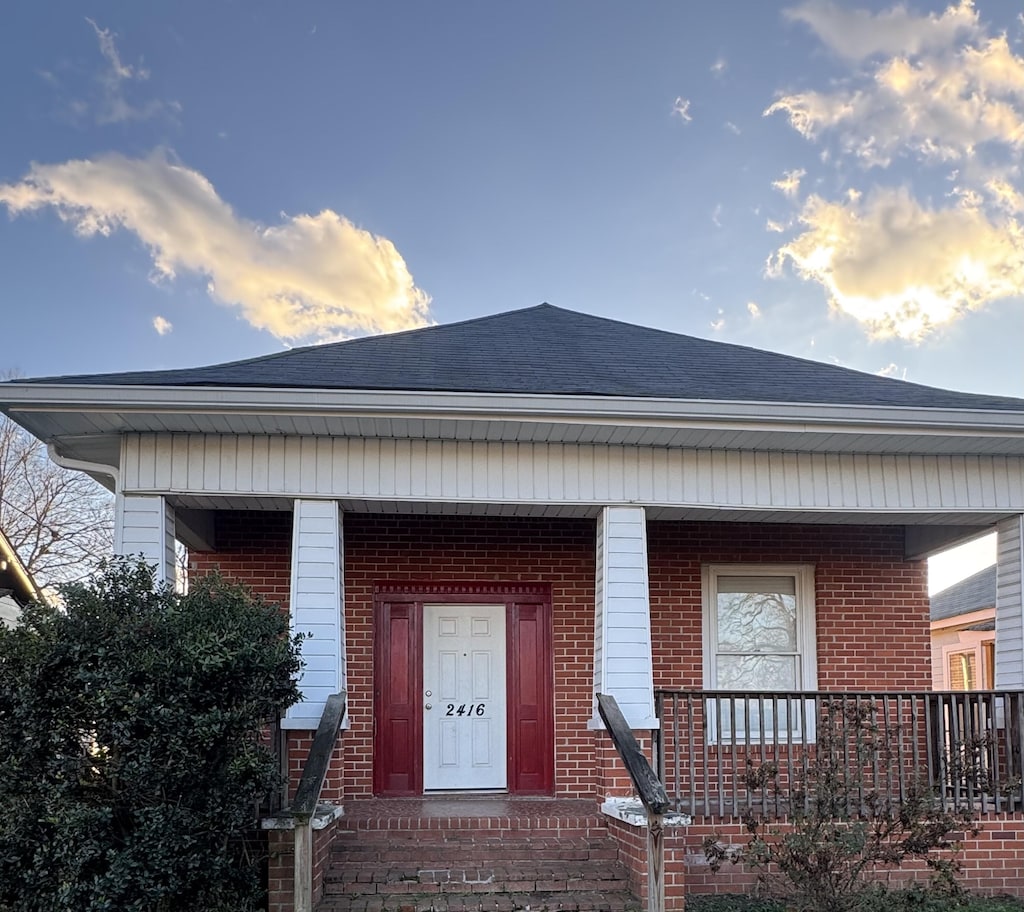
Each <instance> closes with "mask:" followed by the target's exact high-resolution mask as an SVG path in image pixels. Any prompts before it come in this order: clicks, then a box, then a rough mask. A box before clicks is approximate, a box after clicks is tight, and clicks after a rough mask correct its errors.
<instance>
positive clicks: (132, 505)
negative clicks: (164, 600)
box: [114, 494, 175, 583]
mask: <svg viewBox="0 0 1024 912" xmlns="http://www.w3.org/2000/svg"><path fill="white" fill-rule="evenodd" d="M115 509H116V517H115V528H114V551H115V552H116V553H117V554H124V555H140V556H141V557H142V559H143V560H144V561H145V562H146V563H147V564H153V565H154V566H155V567H156V579H157V582H160V583H165V582H169V583H173V582H174V566H175V562H174V536H175V527H174V508H173V507H172V506H171V505H170V504H169V503H168V502H167V501H166V500H165V499H164V498H163V497H159V496H139V495H133V494H119V495H118V497H117V503H116V507H115Z"/></svg>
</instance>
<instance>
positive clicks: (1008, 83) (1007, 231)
mask: <svg viewBox="0 0 1024 912" xmlns="http://www.w3.org/2000/svg"><path fill="white" fill-rule="evenodd" d="M786 15H787V16H788V17H789V18H790V19H792V20H794V21H796V22H800V23H802V24H804V25H806V26H807V27H809V28H810V29H811V30H812V31H813V32H814V34H815V35H816V36H817V37H818V38H819V39H820V40H821V41H822V43H823V44H824V45H825V46H826V47H827V48H828V49H829V50H830V51H832V52H833V53H834V54H835V55H836V56H837V57H838V58H839V59H840V61H845V62H846V63H847V64H849V66H848V70H847V73H846V74H845V76H841V77H839V78H836V79H834V80H833V81H832V82H831V83H830V85H829V88H828V89H827V90H824V91H819V90H816V89H813V88H812V89H808V90H805V91H798V92H789V93H784V94H781V95H780V96H779V97H778V98H777V100H776V101H775V103H774V104H772V105H770V106H769V107H768V108H767V110H766V111H765V115H766V116H768V115H773V114H781V115H783V116H784V117H785V118H786V119H787V121H788V123H789V125H790V126H791V127H792V128H793V129H794V130H796V131H797V132H798V133H799V134H800V135H802V136H803V137H804V138H806V139H807V140H808V141H810V142H813V143H815V144H817V145H818V147H819V161H820V162H821V164H822V165H823V166H824V167H828V168H831V169H833V172H834V177H833V180H835V179H836V178H838V185H837V186H836V190H835V193H834V195H835V198H834V199H825V198H823V197H822V196H819V195H814V194H812V195H810V196H806V197H805V198H803V199H801V197H802V195H803V188H802V186H801V183H800V180H799V179H798V178H797V175H799V178H803V177H804V174H803V173H802V172H797V171H788V172H786V173H785V175H784V177H783V178H782V179H780V180H778V181H775V182H774V183H773V187H775V189H777V190H780V191H781V192H782V193H783V194H785V195H786V196H787V198H789V199H792V200H794V201H795V202H797V204H798V206H799V208H798V210H797V215H796V219H795V221H790V222H789V223H787V227H789V226H793V225H798V226H799V230H798V232H797V234H796V236H795V237H792V238H790V239H789V240H787V241H785V242H784V243H782V244H781V246H779V248H778V249H777V250H776V252H775V254H774V255H773V256H772V257H771V258H770V259H769V264H768V271H769V273H770V274H772V275H779V274H780V273H782V272H783V271H786V270H791V271H792V273H793V274H795V275H796V276H798V277H800V278H801V279H804V280H807V281H812V282H817V283H819V284H820V285H821V286H822V287H823V288H824V290H825V291H826V293H827V295H828V298H829V301H830V303H831V305H832V307H833V309H834V310H835V312H836V313H838V314H842V315H845V316H848V317H852V318H853V319H855V320H857V321H858V322H860V323H861V324H862V325H863V326H864V327H865V329H866V330H867V332H868V333H869V334H870V335H871V336H874V337H887V336H896V337H899V338H904V339H909V340H914V341H920V340H921V339H923V338H925V337H926V336H927V335H928V334H929V333H931V332H934V331H935V330H937V329H939V328H940V327H942V326H945V325H948V324H949V323H951V322H953V321H955V320H957V319H959V318H961V317H962V316H964V315H965V314H967V313H969V312H971V311H973V310H977V309H979V308H983V307H986V306H988V305H990V304H992V303H993V302H996V301H1000V300H1003V299H1005V298H1010V297H1017V296H1020V295H1022V294H1024V244H1022V240H1024V236H1022V228H1021V222H1020V221H1018V219H1021V218H1022V214H1024V193H1022V191H1021V190H1020V189H1019V186H1020V172H1021V165H1022V159H1024V57H1022V56H1019V55H1018V54H1016V53H1015V52H1014V50H1013V48H1012V47H1011V46H1010V44H1009V42H1008V40H1007V37H1006V35H1005V34H998V35H992V34H991V33H990V30H989V29H988V27H987V26H986V25H985V24H984V23H982V22H981V20H980V18H979V16H978V13H977V11H976V10H975V8H974V4H973V3H972V2H971V0H959V2H956V3H953V4H951V5H949V6H948V7H947V8H946V9H945V10H944V11H943V12H941V13H938V12H936V13H927V14H921V13H917V12H913V11H911V10H910V9H908V8H907V7H905V6H902V5H898V6H894V7H893V8H891V9H888V10H883V11H881V12H868V11H865V10H863V9H856V8H852V7H851V5H847V4H843V5H842V6H840V5H839V4H837V3H835V2H831V0H807V2H804V3H801V4H799V5H797V6H795V7H793V8H791V9H789V10H787V11H786ZM897 160H903V161H907V160H909V161H910V162H912V163H913V172H912V173H911V175H910V176H909V177H905V178H904V180H903V182H901V183H900V185H899V186H895V187H894V186H882V185H876V186H874V187H870V186H865V187H864V188H863V189H862V188H859V187H856V186H849V185H847V186H843V185H844V184H848V179H849V175H850V174H851V173H852V171H851V169H850V167H849V165H850V164H851V163H856V164H859V165H860V166H861V168H860V169H857V171H856V173H858V174H861V175H867V174H869V175H871V177H872V178H876V179H878V180H881V179H882V178H881V175H882V174H883V173H884V170H883V169H886V168H887V167H888V166H890V165H891V164H893V163H894V162H895V161H897ZM929 181H930V183H929ZM821 183H822V182H821V181H819V185H820V184H821ZM943 184H946V187H945V188H944V189H943V190H942V191H941V193H942V195H939V194H937V193H936V190H935V187H936V185H938V186H939V187H943ZM926 187H927V191H926V192H927V196H925V195H924V193H925V190H924V188H926ZM936 199H938V202H937V201H936ZM926 200H927V201H926ZM783 224H784V223H783V222H782V220H774V221H770V222H769V223H768V225H767V226H766V228H767V229H768V230H769V231H772V232H778V229H779V227H780V226H781V225H783ZM779 233H781V232H779Z"/></svg>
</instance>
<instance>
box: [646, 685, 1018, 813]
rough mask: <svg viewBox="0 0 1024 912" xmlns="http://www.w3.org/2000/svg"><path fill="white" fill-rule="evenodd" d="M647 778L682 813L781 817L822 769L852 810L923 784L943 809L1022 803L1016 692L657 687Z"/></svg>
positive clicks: (805, 798) (808, 795)
mask: <svg viewBox="0 0 1024 912" xmlns="http://www.w3.org/2000/svg"><path fill="white" fill-rule="evenodd" d="M655 698H656V706H657V714H658V718H659V719H660V721H661V728H660V730H659V731H657V732H655V758H656V764H657V769H656V771H657V774H658V777H659V778H660V779H661V781H662V782H663V783H664V784H665V788H666V790H667V792H668V796H669V799H670V801H671V803H672V807H673V808H674V809H675V810H677V811H680V812H682V813H686V814H693V815H704V814H710V815H715V816H720V817H743V816H746V815H748V814H751V813H754V814H760V815H761V816H776V817H778V816H782V815H784V814H786V813H787V812H788V811H789V809H790V808H791V807H793V806H794V802H802V803H803V805H804V806H805V807H806V806H808V803H809V802H810V801H813V800H814V798H813V792H814V782H815V779H816V778H819V779H820V777H821V775H822V773H823V771H825V770H828V771H830V773H831V774H832V776H833V779H835V778H836V777H837V776H839V777H842V781H843V783H844V786H845V790H846V794H847V795H848V796H849V802H850V807H849V808H848V810H849V811H850V813H852V814H856V813H857V811H858V807H857V805H858V803H859V804H860V806H861V807H863V806H865V802H871V801H878V800H880V799H884V800H890V801H905V800H906V799H907V798H908V796H910V795H912V794H913V795H920V794H921V793H922V791H926V792H927V793H928V794H931V795H934V799H935V800H936V801H937V802H939V803H940V804H941V806H942V808H943V809H944V810H946V809H961V808H971V809H974V810H977V811H979V812H981V813H987V812H990V811H995V812H1000V811H1010V810H1022V809H1024V770H1022V757H1024V692H1021V691H966V692H965V691H957V692H945V691H944V692H937V691H928V692H920V691H919V692H892V691H890V692H834V693H833V692H821V691H789V692H784V691H773V692H763V693H762V692H751V691H725V690H720V691H711V690H704V691H675V690H659V691H656V693H655Z"/></svg>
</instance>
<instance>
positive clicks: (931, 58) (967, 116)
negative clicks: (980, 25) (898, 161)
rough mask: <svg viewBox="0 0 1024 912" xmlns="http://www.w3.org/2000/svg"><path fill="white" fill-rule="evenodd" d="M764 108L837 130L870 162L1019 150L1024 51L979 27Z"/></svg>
mask: <svg viewBox="0 0 1024 912" xmlns="http://www.w3.org/2000/svg"><path fill="white" fill-rule="evenodd" d="M963 6H964V5H963V4H961V7H958V8H957V9H962V8H963ZM947 12H948V11H947ZM950 34H953V33H950ZM764 113H765V115H771V114H783V115H784V116H785V117H786V118H787V119H788V120H789V123H790V125H791V126H792V127H793V129H795V130H796V131H797V132H798V133H800V134H801V135H803V136H804V137H806V138H807V139H810V140H817V139H819V138H820V137H822V136H823V135H824V134H825V133H828V132H834V133H835V134H836V135H837V136H838V139H839V141H840V145H841V147H842V149H843V151H844V152H847V153H850V154H853V155H856V156H857V157H858V158H859V159H860V160H861V161H862V162H863V163H864V164H865V165H868V166H873V165H877V166H885V165H887V164H889V163H890V161H891V160H892V159H893V158H894V157H896V156H898V155H901V154H912V155H915V156H916V157H918V158H919V159H922V160H925V161H934V162H941V161H946V162H948V161H957V160H960V159H965V158H971V157H973V156H974V155H975V153H976V152H977V151H978V150H979V147H983V146H986V145H989V146H991V147H992V148H993V149H998V148H1003V149H1009V150H1010V151H1011V152H1013V153H1017V152H1019V151H1020V150H1021V149H1022V148H1024V58H1022V57H1019V56H1017V55H1016V54H1014V53H1013V51H1012V50H1011V49H1010V46H1009V44H1008V43H1007V40H1006V36H1005V35H1000V36H997V37H994V38H986V37H984V36H980V35H979V36H975V37H973V38H972V40H971V41H970V42H968V43H965V44H962V45H952V44H950V45H949V46H947V47H942V48H938V47H936V48H930V52H929V53H921V54H909V55H908V54H898V55H896V56H893V57H888V58H885V59H882V60H877V61H875V62H874V63H873V64H872V65H871V67H870V68H869V69H868V71H867V72H866V74H865V75H863V76H861V75H859V74H858V76H857V77H856V78H855V79H854V81H853V82H851V83H849V84H847V85H846V86H844V87H842V88H839V89H837V90H836V91H832V92H817V91H807V92H797V93H793V94H788V95H783V96H782V97H780V98H779V99H778V100H777V101H776V102H775V103H774V104H772V105H771V106H769V107H768V109H767V110H766V111H765V112H764Z"/></svg>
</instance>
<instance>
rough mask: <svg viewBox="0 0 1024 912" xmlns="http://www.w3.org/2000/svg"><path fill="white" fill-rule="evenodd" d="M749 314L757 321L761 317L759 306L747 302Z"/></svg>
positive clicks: (753, 302) (752, 302)
mask: <svg viewBox="0 0 1024 912" xmlns="http://www.w3.org/2000/svg"><path fill="white" fill-rule="evenodd" d="M747 313H749V314H750V316H751V317H753V319H755V320H756V319H757V318H758V317H760V316H761V308H760V307H758V306H757V303H756V302H755V301H747Z"/></svg>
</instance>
